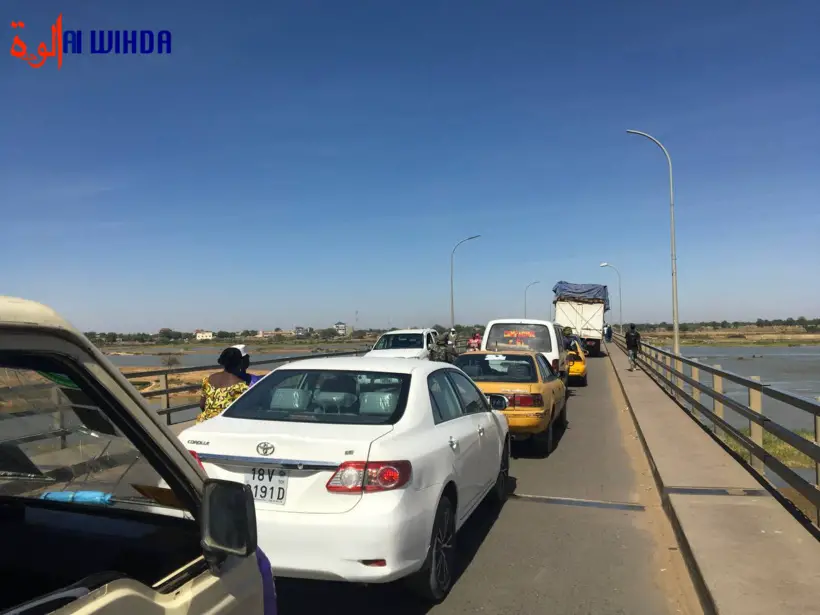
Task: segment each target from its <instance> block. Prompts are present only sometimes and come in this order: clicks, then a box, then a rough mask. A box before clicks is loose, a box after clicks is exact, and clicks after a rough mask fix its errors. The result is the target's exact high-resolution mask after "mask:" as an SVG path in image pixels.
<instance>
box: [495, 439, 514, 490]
mask: <svg viewBox="0 0 820 615" xmlns="http://www.w3.org/2000/svg"><path fill="white" fill-rule="evenodd" d="M509 477H510V439H509V437H508V438H507V439H506V441H505V442H504V451H503V452H502V453H501V466H500V467H499V468H498V477H497V478H496V479H495V487H493V490H492V495H493V501H494V502H495V503H496V504H498V505H501V504H503V503H504V502H506V501H507V495H508V494H509V492H508V491H507V487H508V485H509Z"/></svg>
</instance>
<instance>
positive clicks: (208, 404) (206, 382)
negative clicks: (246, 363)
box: [196, 347, 248, 423]
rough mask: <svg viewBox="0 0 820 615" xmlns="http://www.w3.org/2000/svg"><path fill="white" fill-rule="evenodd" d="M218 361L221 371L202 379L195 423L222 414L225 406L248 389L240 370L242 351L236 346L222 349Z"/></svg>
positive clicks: (245, 379)
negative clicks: (199, 410) (198, 411)
mask: <svg viewBox="0 0 820 615" xmlns="http://www.w3.org/2000/svg"><path fill="white" fill-rule="evenodd" d="M218 363H219V364H220V365H221V366H222V371H221V372H217V373H215V374H211V375H210V376H207V377H205V378H203V380H202V397H200V398H199V407H200V408H201V409H202V412H200V413H199V416H198V417H197V418H196V422H197V423H201V422H202V421H207V420H208V419H211V418H213V417H215V416H217V415H218V414H222V412H223V411H224V410H225V408H227V407H228V406H230V405H231V404H232V403H233V401H234V400H235V399H236V398H237V397H239V396H240V395H242V393H244V392H245V391H247V390H248V382H247V378H246V377H245V375H244V374H243V372H242V367H243V366H242V352H241V351H240V350H239V349H238V348H234V347H231V348H226V349H225V350H223V351H222V354H221V355H219V361H218Z"/></svg>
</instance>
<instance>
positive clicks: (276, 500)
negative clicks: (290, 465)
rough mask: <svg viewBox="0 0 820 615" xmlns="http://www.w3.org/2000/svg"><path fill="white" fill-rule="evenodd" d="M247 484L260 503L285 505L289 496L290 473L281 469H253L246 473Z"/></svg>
mask: <svg viewBox="0 0 820 615" xmlns="http://www.w3.org/2000/svg"><path fill="white" fill-rule="evenodd" d="M245 484H246V485H249V486H250V488H251V491H253V498H254V499H255V500H259V501H260V502H269V503H271V504H278V505H279V506H284V505H285V499H286V498H287V496H288V471H287V470H281V469H279V468H251V470H250V472H246V473H245Z"/></svg>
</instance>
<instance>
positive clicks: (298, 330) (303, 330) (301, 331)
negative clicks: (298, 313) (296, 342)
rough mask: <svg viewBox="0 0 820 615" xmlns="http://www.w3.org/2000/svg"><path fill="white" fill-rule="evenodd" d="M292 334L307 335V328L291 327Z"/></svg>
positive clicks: (297, 335)
mask: <svg viewBox="0 0 820 615" xmlns="http://www.w3.org/2000/svg"><path fill="white" fill-rule="evenodd" d="M293 334H294V335H295V336H296V337H307V335H308V330H307V328H306V327H293Z"/></svg>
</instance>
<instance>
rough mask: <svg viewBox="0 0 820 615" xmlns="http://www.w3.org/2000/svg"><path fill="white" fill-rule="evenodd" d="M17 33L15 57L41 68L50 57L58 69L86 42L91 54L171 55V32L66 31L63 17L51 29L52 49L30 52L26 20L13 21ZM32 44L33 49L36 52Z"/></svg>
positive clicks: (13, 48)
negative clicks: (64, 60)
mask: <svg viewBox="0 0 820 615" xmlns="http://www.w3.org/2000/svg"><path fill="white" fill-rule="evenodd" d="M11 27H12V28H13V29H14V30H16V31H17V32H16V33H15V35H14V39H13V40H12V42H11V49H10V53H11V55H12V57H14V58H17V59H19V60H24V61H25V62H28V63H29V65H30V66H31V67H32V68H40V67H41V66H43V65H44V64H45V62H46V60H47V59H48V58H55V59H56V62H57V69H58V70H59V69H61V68H62V67H63V56H64V55H81V54H83V53H84V43H85V42H86V41H87V42H88V47H87V48H88V50H89V52H90V53H91V54H92V55H152V54H170V53H171V32H170V31H168V30H159V31H154V30H64V29H63V14H62V13H60V15H59V16H58V17H57V20H56V21H55V22H54V24H53V25H52V26H51V48H50V49H49V48H48V46H47V45H46V44H45V43H44V42H42V43H40V44H39V45H37V52H36V53H34V52H30V51H29V47H28V45H27V44H26V43H25V42H24V41H23V40H22V38H21V36H20V35H22V32H21V30H23V29H24V28H25V27H26V24H25V22H23V21H12V22H11ZM33 48H34V47H33V45H32V49H33Z"/></svg>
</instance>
